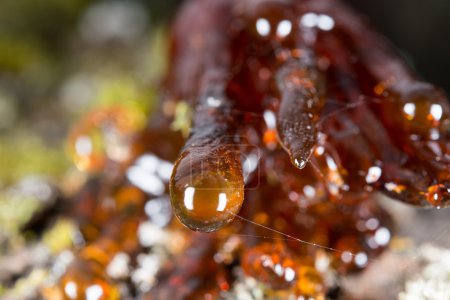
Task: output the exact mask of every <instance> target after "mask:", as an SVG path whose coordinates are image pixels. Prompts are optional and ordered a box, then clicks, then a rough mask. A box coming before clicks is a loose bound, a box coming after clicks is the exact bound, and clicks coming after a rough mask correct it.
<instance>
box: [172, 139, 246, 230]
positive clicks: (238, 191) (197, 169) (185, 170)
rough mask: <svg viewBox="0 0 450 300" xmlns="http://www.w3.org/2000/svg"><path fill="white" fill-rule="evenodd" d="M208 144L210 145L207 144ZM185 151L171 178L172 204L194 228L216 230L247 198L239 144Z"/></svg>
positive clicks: (190, 226)
mask: <svg viewBox="0 0 450 300" xmlns="http://www.w3.org/2000/svg"><path fill="white" fill-rule="evenodd" d="M205 148H208V147H205ZM205 148H201V149H195V150H194V151H185V152H184V153H183V154H182V155H181V157H180V158H179V159H178V161H177V162H176V164H175V169H174V173H173V176H172V179H171V182H170V195H171V201H172V207H173V209H174V212H175V214H176V216H177V217H178V218H179V219H180V221H181V222H182V223H183V224H184V225H186V226H187V227H189V228H190V229H192V230H196V231H204V232H210V231H215V230H217V229H219V228H221V227H223V226H224V225H226V224H227V223H228V222H230V221H231V220H233V218H234V216H235V215H236V214H237V213H238V212H239V210H240V208H241V205H242V202H243V200H244V179H243V176H242V167H241V161H240V156H239V152H238V151H237V149H236V147H232V146H231V145H230V146H228V145H222V146H220V147H218V148H216V149H214V151H212V152H211V151H208V150H209V149H205Z"/></svg>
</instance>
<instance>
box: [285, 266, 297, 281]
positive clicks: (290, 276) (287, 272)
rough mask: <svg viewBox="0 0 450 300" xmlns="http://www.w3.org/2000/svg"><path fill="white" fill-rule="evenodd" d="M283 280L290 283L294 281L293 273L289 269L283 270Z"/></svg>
mask: <svg viewBox="0 0 450 300" xmlns="http://www.w3.org/2000/svg"><path fill="white" fill-rule="evenodd" d="M284 279H286V281H287V282H291V281H293V280H294V279H295V271H294V270H292V269H291V268H286V270H284Z"/></svg>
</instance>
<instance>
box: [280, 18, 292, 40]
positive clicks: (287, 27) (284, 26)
mask: <svg viewBox="0 0 450 300" xmlns="http://www.w3.org/2000/svg"><path fill="white" fill-rule="evenodd" d="M291 31H292V23H291V21H289V20H283V21H281V22H280V23H279V24H278V27H277V35H278V36H279V37H282V38H284V37H286V36H288V35H289V34H290V33H291Z"/></svg>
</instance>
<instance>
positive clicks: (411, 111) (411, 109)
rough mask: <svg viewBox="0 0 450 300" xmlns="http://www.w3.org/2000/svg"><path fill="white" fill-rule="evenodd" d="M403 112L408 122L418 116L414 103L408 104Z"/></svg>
mask: <svg viewBox="0 0 450 300" xmlns="http://www.w3.org/2000/svg"><path fill="white" fill-rule="evenodd" d="M403 112H404V113H405V115H406V118H407V119H408V120H412V119H413V118H414V116H415V114H416V105H415V104H414V103H406V104H405V105H404V106H403Z"/></svg>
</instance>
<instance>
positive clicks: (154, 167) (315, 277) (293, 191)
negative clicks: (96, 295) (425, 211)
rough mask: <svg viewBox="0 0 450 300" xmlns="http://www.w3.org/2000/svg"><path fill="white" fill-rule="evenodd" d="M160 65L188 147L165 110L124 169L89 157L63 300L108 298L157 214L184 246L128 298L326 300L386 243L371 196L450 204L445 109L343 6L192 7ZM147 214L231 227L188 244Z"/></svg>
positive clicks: (285, 2) (323, 2) (196, 3)
mask: <svg viewBox="0 0 450 300" xmlns="http://www.w3.org/2000/svg"><path fill="white" fill-rule="evenodd" d="M169 58H170V67H169V70H168V74H167V77H166V80H165V84H164V89H165V95H167V99H166V100H164V101H167V102H166V103H171V105H173V104H174V103H176V102H177V101H185V102H187V103H188V104H189V105H190V106H191V107H192V108H193V112H194V113H193V117H192V128H191V132H190V135H189V137H188V138H187V139H186V140H185V141H183V139H182V137H181V135H180V134H179V133H176V132H174V131H173V130H171V126H170V123H171V121H172V120H173V117H174V116H173V114H171V113H170V112H166V111H165V110H164V109H162V110H161V112H159V113H158V114H157V115H156V116H153V117H152V118H151V120H152V121H151V125H150V126H149V127H148V128H147V129H146V130H144V131H143V132H142V134H141V135H140V136H139V137H138V138H137V139H128V137H124V138H125V140H127V141H132V143H130V147H129V149H128V150H129V152H128V154H129V155H130V156H129V159H128V160H126V161H117V160H114V159H111V157H109V156H106V157H105V156H104V154H105V153H104V152H102V154H103V156H102V159H101V160H97V159H93V158H94V157H93V156H86V157H85V158H86V159H88V160H90V161H91V163H90V164H87V165H86V166H88V168H84V169H86V170H88V171H92V170H96V171H100V174H99V175H98V178H92V179H90V181H89V182H88V183H87V184H86V186H85V188H84V189H83V190H82V191H81V192H80V193H79V194H78V196H77V197H75V199H76V201H77V203H76V204H75V209H73V210H71V215H72V216H73V217H74V219H76V220H77V222H78V224H79V226H80V232H81V233H82V234H83V237H84V240H85V242H86V245H85V246H84V247H83V248H82V249H81V250H79V251H76V253H75V261H74V262H73V263H72V264H71V265H70V266H69V268H68V269H67V271H66V274H65V275H64V276H63V277H62V279H61V280H60V283H59V285H57V289H58V290H59V291H60V292H61V294H64V293H65V295H67V289H68V291H69V293H71V292H73V290H76V292H77V296H74V297H75V298H73V299H78V298H76V297H81V296H79V295H84V294H85V293H86V292H87V290H88V288H89V286H91V285H92V284H98V285H99V286H101V287H102V291H103V293H104V295H105V298H104V299H115V298H114V297H116V293H117V288H116V287H117V283H118V280H117V279H115V278H114V279H113V278H109V275H108V274H105V272H104V269H105V268H106V267H107V265H108V264H109V263H111V260H112V256H113V255H116V254H118V253H126V254H127V255H129V257H130V259H132V260H133V259H136V257H137V256H138V254H139V253H141V252H145V251H150V252H151V251H156V252H157V251H160V248H158V247H157V246H155V247H153V246H148V245H141V242H140V239H138V238H137V231H138V228H139V226H140V224H142V223H143V222H150V223H151V222H154V221H155V220H156V219H158V217H160V216H164V217H165V219H166V220H165V222H163V225H159V226H161V227H164V226H168V227H169V228H170V229H171V230H172V231H177V232H183V236H185V241H184V243H179V244H180V245H178V246H179V247H180V249H178V251H173V253H172V254H173V255H174V257H170V259H168V263H167V264H166V265H165V266H164V267H163V268H162V270H161V271H160V272H159V273H158V275H157V276H156V279H155V280H154V281H153V284H154V286H152V287H151V286H149V287H148V288H150V287H151V288H150V290H144V291H141V290H139V291H137V292H136V294H137V297H143V298H144V299H171V300H182V299H183V300H184V299H217V298H220V297H225V298H227V299H235V298H238V296H236V295H235V294H233V293H238V292H237V291H239V290H240V289H242V285H243V284H244V283H245V282H247V281H248V280H247V279H249V278H250V277H252V278H253V279H255V280H256V281H257V283H262V285H259V284H257V287H258V288H261V287H262V290H263V293H264V297H266V298H268V299H270V298H271V297H272V298H276V299H290V298H289V297H295V299H317V300H323V299H325V297H326V293H327V290H328V289H329V288H330V287H331V286H329V285H330V280H329V279H330V277H333V278H335V279H336V277H339V276H344V275H346V274H350V273H357V272H360V271H362V270H364V269H365V268H366V267H367V266H368V265H370V264H371V263H373V261H374V259H375V258H376V257H377V256H378V255H380V254H381V253H382V252H383V251H384V249H386V247H388V245H389V242H390V240H391V237H392V234H393V231H392V228H393V225H392V221H391V218H390V216H389V214H388V213H387V212H386V211H385V210H384V209H383V207H381V206H380V205H379V203H378V202H377V192H382V193H384V194H385V195H387V196H389V197H391V198H393V199H396V200H399V201H402V202H405V203H409V204H413V205H416V206H421V207H439V208H444V207H447V206H449V205H450V196H449V195H450V142H449V130H448V129H449V123H450V117H449V114H450V108H449V103H448V100H447V98H446V96H445V95H444V93H443V92H442V91H440V90H439V89H438V88H436V87H434V86H432V85H430V84H428V83H423V82H421V81H419V80H418V79H417V77H418V76H417V75H416V74H414V72H413V71H412V70H410V69H409V68H408V67H407V65H406V64H405V63H404V62H403V61H402V59H401V58H400V57H399V56H398V55H396V53H395V51H394V50H393V49H392V47H391V46H390V45H389V44H388V43H387V42H386V41H385V40H384V38H382V37H380V36H379V35H378V34H377V33H376V32H375V31H374V30H373V29H371V28H370V27H369V26H368V25H367V24H366V22H364V21H362V19H361V18H360V17H359V16H358V14H356V13H355V12H354V11H352V10H351V9H349V8H348V7H346V6H345V5H343V4H342V3H340V1H337V0H303V1H294V0H262V1H256V0H215V1H211V0H190V1H186V2H185V3H184V5H183V6H182V8H181V9H180V12H179V14H178V16H177V17H176V18H175V22H174V24H173V27H172V31H171V51H170V57H169ZM162 106H163V107H164V103H163V104H162ZM113 116H114V114H113ZM81 128H84V127H81ZM88 129H89V128H88ZM83 130H84V129H83ZM83 130H82V132H81V133H83V134H84V133H85V132H90V131H89V130H87V131H86V130H84V131H83ZM75 137H77V138H79V137H80V134H75ZM71 141H72V142H71V143H72V145H74V139H73V136H72V139H71ZM82 142H83V141H82ZM183 143H184V146H182V144H183ZM75 144H76V143H75ZM81 146H83V144H82V143H81ZM81 146H80V147H81ZM80 149H82V150H83V149H84V150H86V149H88V148H86V147H85V148H83V147H81V148H80ZM88 150H89V149H88ZM86 153H87V152H86ZM78 154H79V153H78ZM82 154H83V153H82ZM88 154H89V153H88ZM73 158H74V160H75V162H76V163H77V164H79V162H80V157H79V155H78V156H74V157H73ZM91 158H92V159H91ZM95 161H99V162H101V163H99V164H97V163H94V162H95ZM173 162H174V165H172V163H173ZM103 167H105V168H104V169H103ZM103 170H106V171H104V172H103V173H102V172H101V171H103ZM111 170H114V172H111ZM169 180H170V182H169ZM169 198H170V200H169ZM244 200H245V201H244ZM146 201H147V203H148V202H149V201H150V203H151V201H158V203H161V202H163V203H168V201H170V203H171V206H172V208H173V212H174V215H175V216H176V217H177V218H178V219H179V220H180V221H181V222H182V223H183V224H184V225H185V226H186V227H188V228H190V229H192V230H194V231H204V232H210V231H217V230H219V229H221V228H222V227H224V226H225V225H226V224H229V226H227V227H225V228H223V229H222V230H220V231H218V232H215V233H209V234H204V233H198V232H192V231H189V230H186V229H185V228H184V227H182V226H180V225H179V223H177V222H176V220H174V221H173V222H170V220H171V215H170V213H167V214H163V213H160V211H157V213H156V217H155V215H153V217H151V216H146V215H145V213H144V210H145V211H146V213H147V215H148V212H147V210H148V207H147V205H146ZM163 219H164V218H163ZM232 220H235V221H234V222H231V221H232ZM155 224H156V223H155ZM149 248H150V249H149ZM82 274H83V275H82ZM128 279H129V278H128ZM128 279H127V280H128ZM325 279H326V280H325ZM70 282H74V285H70V286H69V287H67V284H68V283H70ZM250 282H251V281H250ZM335 282H337V283H338V282H339V280H336V281H335ZM121 283H122V284H123V286H132V287H131V288H129V290H131V291H135V290H136V287H135V286H133V285H132V284H131V283H130V280H128V281H127V282H126V283H125V282H121ZM66 297H69V296H66ZM67 299H72V298H67Z"/></svg>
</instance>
